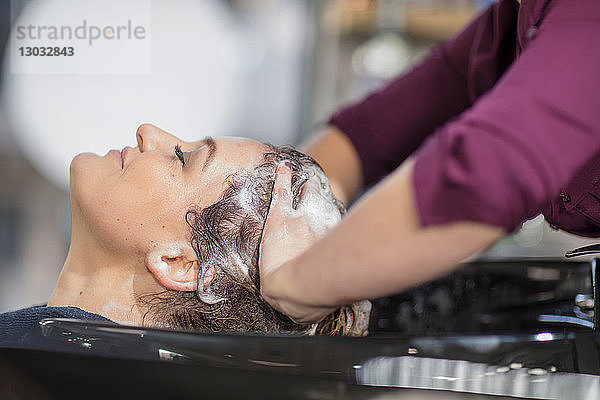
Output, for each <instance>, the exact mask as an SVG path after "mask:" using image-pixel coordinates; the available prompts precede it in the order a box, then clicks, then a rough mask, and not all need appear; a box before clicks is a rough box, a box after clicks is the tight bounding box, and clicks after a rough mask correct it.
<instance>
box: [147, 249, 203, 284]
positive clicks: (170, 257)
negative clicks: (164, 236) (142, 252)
mask: <svg viewBox="0 0 600 400" xmlns="http://www.w3.org/2000/svg"><path fill="white" fill-rule="evenodd" d="M145 261H146V268H148V270H149V271H150V272H151V273H152V274H153V275H154V277H156V279H158V281H159V282H160V283H161V284H162V285H163V286H164V287H166V288H167V289H170V290H177V291H180V292H192V291H195V290H196V286H197V284H198V270H199V266H198V258H197V257H196V253H195V252H194V250H193V249H192V247H191V246H190V245H189V244H188V243H185V242H176V243H166V244H163V245H159V246H158V247H157V248H155V249H153V250H152V251H151V252H149V253H148V254H146V260H145Z"/></svg>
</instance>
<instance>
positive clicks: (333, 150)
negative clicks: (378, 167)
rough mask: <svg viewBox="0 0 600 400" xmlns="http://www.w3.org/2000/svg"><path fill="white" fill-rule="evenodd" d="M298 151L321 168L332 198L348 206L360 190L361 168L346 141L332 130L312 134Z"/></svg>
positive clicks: (341, 133) (346, 138)
mask: <svg viewBox="0 0 600 400" xmlns="http://www.w3.org/2000/svg"><path fill="white" fill-rule="evenodd" d="M302 150H303V151H304V152H305V153H307V154H309V155H310V156H312V157H313V158H314V159H315V160H317V162H318V163H319V164H320V165H321V167H322V168H323V170H324V171H325V174H326V175H327V177H328V178H329V182H330V184H331V189H332V190H333V194H334V195H335V196H336V197H337V198H338V199H339V200H341V201H342V202H343V203H344V204H346V205H347V204H349V203H350V201H352V199H354V197H355V196H356V195H357V194H358V192H359V191H360V190H361V189H362V187H363V178H362V166H361V163H360V159H359V157H358V153H357V152H356V149H355V148H354V145H353V144H352V142H351V141H350V139H348V137H347V136H346V135H345V134H344V133H343V132H341V131H340V130H339V129H338V128H336V127H335V126H328V127H327V128H325V129H324V130H323V131H321V132H318V133H316V134H315V135H314V136H312V137H311V138H310V140H309V141H308V142H307V143H306V144H304V145H303V146H302Z"/></svg>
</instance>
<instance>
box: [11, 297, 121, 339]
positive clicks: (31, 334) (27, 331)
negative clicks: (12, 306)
mask: <svg viewBox="0 0 600 400" xmlns="http://www.w3.org/2000/svg"><path fill="white" fill-rule="evenodd" d="M44 318H72V319H83V320H96V321H107V322H111V320H109V319H108V318H105V317H103V316H102V315H99V314H94V313H90V312H87V311H83V310H82V309H80V308H77V307H46V306H35V307H29V308H23V309H21V310H17V311H11V312H7V313H4V314H0V347H19V346H21V345H28V344H32V343H35V342H36V341H37V340H38V339H41V336H42V331H41V329H40V321H42V320H43V319H44Z"/></svg>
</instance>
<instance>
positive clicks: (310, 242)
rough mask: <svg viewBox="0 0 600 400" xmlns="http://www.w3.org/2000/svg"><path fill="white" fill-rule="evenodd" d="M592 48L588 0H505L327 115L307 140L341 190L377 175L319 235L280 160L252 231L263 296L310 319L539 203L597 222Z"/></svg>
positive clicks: (381, 290) (517, 220)
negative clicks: (295, 208)
mask: <svg viewBox="0 0 600 400" xmlns="http://www.w3.org/2000/svg"><path fill="white" fill-rule="evenodd" d="M598 48H600V3H599V2H597V1H591V0H578V1H573V0H522V2H517V1H515V0H500V1H498V2H497V3H495V4H493V5H492V6H491V7H490V8H489V9H488V10H486V11H485V12H484V13H483V14H482V15H481V16H479V17H478V18H477V19H476V20H475V21H474V22H473V23H472V24H470V25H469V26H468V27H467V28H466V29H465V30H464V31H463V32H462V33H460V34H459V35H458V36H457V37H456V38H454V39H452V40H450V41H449V42H447V43H445V44H443V45H442V46H441V47H440V48H438V49H437V50H436V51H435V52H434V53H433V54H432V55H431V56H430V57H429V58H428V59H427V60H425V62H424V63H423V64H421V65H420V66H418V67H417V68H415V69H414V70H413V71H411V72H410V73H408V74H406V75H405V76H402V77H400V78H398V79H397V80H395V81H393V82H392V83H391V84H390V85H388V86H387V87H386V88H384V89H383V90H381V91H380V92H377V93H374V94H373V95H371V96H369V97H368V98H366V99H365V100H364V101H362V102H361V103H358V104H356V105H353V106H351V107H348V108H346V109H344V110H342V111H341V112H339V113H337V114H336V115H334V117H333V118H332V119H331V120H330V127H329V129H327V130H326V131H325V132H324V133H323V134H321V136H320V137H318V138H317V139H316V140H315V141H314V142H313V143H312V145H310V146H309V147H308V152H309V154H311V155H312V156H313V157H315V159H316V160H317V161H319V163H320V164H321V165H322V166H323V168H324V170H325V171H326V173H327V174H328V176H329V178H330V179H331V182H332V187H333V189H334V192H335V193H336V195H337V196H338V197H339V198H340V199H341V200H342V201H345V202H347V201H348V200H351V199H352V198H353V197H354V196H355V195H356V194H357V193H358V192H359V191H360V190H361V189H362V188H363V187H365V186H368V185H371V184H374V183H376V182H377V181H378V180H379V179H380V178H381V177H383V176H385V175H387V177H386V178H385V179H384V180H383V181H382V182H380V183H378V184H377V185H376V186H375V187H374V188H373V189H372V190H371V191H370V192H369V193H368V195H366V196H365V197H364V198H362V199H361V201H360V202H359V203H358V204H357V205H356V206H355V207H354V208H353V210H352V211H351V212H349V214H348V216H347V217H346V218H345V219H344V221H342V223H340V224H339V225H338V226H336V228H335V229H333V230H332V231H331V232H329V233H328V234H327V235H326V236H325V237H324V238H322V239H320V240H318V241H315V238H314V237H311V230H310V227H309V226H306V225H302V224H301V220H298V219H294V218H293V217H290V213H289V210H290V207H291V203H290V192H289V182H290V171H289V169H287V168H286V167H284V166H282V167H280V168H279V170H278V175H277V178H276V185H275V188H274V190H275V191H274V196H273V203H272V206H271V210H270V213H269V216H268V219H267V224H266V226H265V230H264V231H263V235H264V236H263V241H262V244H261V246H262V249H261V261H260V273H261V282H262V287H261V289H262V293H263V296H264V298H265V299H266V300H267V301H268V302H269V303H270V304H272V305H273V306H274V307H276V308H277V309H279V310H280V311H282V312H284V313H285V314H287V315H290V316H291V317H292V318H293V319H294V320H296V321H299V322H308V321H317V320H319V319H320V318H321V317H322V316H323V315H326V314H327V313H329V312H330V311H331V310H332V309H333V307H335V306H337V305H340V304H346V303H350V302H352V301H355V300H357V299H363V298H376V297H381V296H386V295H390V294H392V293H397V292H400V291H402V290H404V289H407V288H410V287H412V286H415V285H418V284H420V283H423V282H425V281H428V280H431V279H433V278H436V277H438V276H440V275H443V274H446V273H448V272H449V271H451V270H452V269H453V268H455V266H456V265H457V264H458V263H459V261H461V260H462V259H464V258H465V257H467V256H469V255H471V254H473V253H476V252H478V251H480V250H482V249H485V248H486V247H488V246H490V245H491V244H493V243H494V242H496V241H497V240H498V239H500V238H501V237H502V236H504V235H505V234H506V233H509V232H511V231H514V230H515V229H517V228H518V227H519V226H520V224H521V223H522V222H523V221H525V220H527V219H529V218H531V217H533V216H535V215H537V214H539V213H542V212H543V213H544V215H545V217H546V219H547V220H548V221H549V222H550V223H551V224H552V225H553V226H555V227H560V228H563V229H565V230H567V231H569V232H573V233H577V234H581V235H586V236H600V200H599V199H600V186H598V182H600V154H599V152H600V112H599V111H600V80H599V79H598V78H597V72H598V71H600V53H599V52H598V51H597V49H598ZM417 149H418V150H417ZM416 150H417V151H416ZM281 229H287V231H288V235H286V236H285V237H281V236H278V235H277V232H278V231H279V230H281ZM276 248H285V249H287V251H286V252H284V253H281V252H277V251H274V249H276Z"/></svg>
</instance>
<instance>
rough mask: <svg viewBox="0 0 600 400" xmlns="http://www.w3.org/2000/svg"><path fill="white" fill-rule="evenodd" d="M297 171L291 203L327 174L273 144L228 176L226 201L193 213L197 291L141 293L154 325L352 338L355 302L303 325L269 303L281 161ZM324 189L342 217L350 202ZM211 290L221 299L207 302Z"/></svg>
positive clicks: (190, 221) (308, 159)
mask: <svg viewBox="0 0 600 400" xmlns="http://www.w3.org/2000/svg"><path fill="white" fill-rule="evenodd" d="M284 160H286V161H289V162H290V163H291V170H292V194H293V199H294V201H293V205H294V206H295V205H296V204H297V201H298V199H299V195H300V191H301V189H302V185H303V184H304V183H305V182H306V181H307V180H308V179H309V178H310V177H311V176H312V175H313V174H320V175H321V176H323V177H324V174H323V170H322V169H321V167H320V166H319V165H318V164H317V163H316V161H315V160H314V159H313V158H312V157H310V156H308V155H306V154H303V153H301V152H298V151H296V150H294V149H293V148H291V147H287V146H283V147H274V146H270V145H267V152H266V153H265V154H264V158H263V162H262V163H261V164H260V165H259V166H258V167H256V168H254V169H253V170H252V171H250V172H241V173H238V174H235V175H233V176H231V177H230V179H229V182H228V186H227V188H226V189H225V191H224V193H223V195H222V197H221V199H220V200H219V201H218V202H216V203H214V204H212V205H210V206H208V207H206V208H204V209H202V210H189V211H188V212H187V214H186V218H185V219H186V222H187V224H188V225H189V226H190V228H191V230H190V242H191V244H192V247H193V249H194V251H195V252H196V256H197V257H198V260H199V264H200V273H199V277H198V289H197V291H196V292H178V291H171V290H166V291H164V292H162V293H157V294H151V295H145V296H141V297H140V298H139V299H138V300H139V301H140V302H141V303H142V304H143V305H145V306H146V309H147V310H148V311H147V313H146V315H145V318H144V319H145V321H147V320H151V321H152V322H153V325H158V326H162V327H169V328H178V329H186V330H200V331H206V332H254V333H301V334H321V335H349V334H350V332H351V330H352V325H353V324H354V323H355V322H356V318H357V316H356V315H355V311H354V310H353V308H352V307H350V306H347V307H341V308H339V309H338V310H336V311H335V312H333V313H331V314H330V315H328V316H327V317H325V318H324V319H323V320H322V321H321V322H319V323H318V324H310V325H303V324H297V323H295V322H294V321H292V320H291V319H290V318H288V317H287V316H285V315H284V314H282V313H280V312H278V311H277V310H275V309H274V308H273V307H271V306H270V305H269V304H268V303H267V302H266V301H264V300H263V298H262V297H261V294H260V278H259V271H258V258H259V248H260V240H261V236H262V230H263V226H264V223H265V220H266V216H267V213H268V211H269V206H270V203H271V193H272V190H273V185H274V180H275V171H276V169H277V165H278V164H279V163H280V162H281V161H284ZM324 185H326V188H325V189H326V193H328V194H329V197H330V200H331V202H332V203H333V204H334V205H335V206H336V207H337V209H338V210H339V212H340V214H343V213H344V212H345V208H344V205H343V204H342V203H341V202H340V201H338V200H337V199H335V197H333V194H331V189H330V187H329V185H328V184H326V183H325V184H324ZM209 267H213V268H214V270H213V271H216V272H215V273H216V276H215V278H214V279H213V280H212V282H211V283H210V287H209V288H205V287H204V280H203V277H204V273H205V272H206V271H207V269H208V268H209ZM207 295H209V296H212V297H213V298H218V299H220V300H222V301H217V300H215V301H214V302H213V304H209V303H211V302H206V301H203V300H202V299H203V298H204V297H206V296H207Z"/></svg>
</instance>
